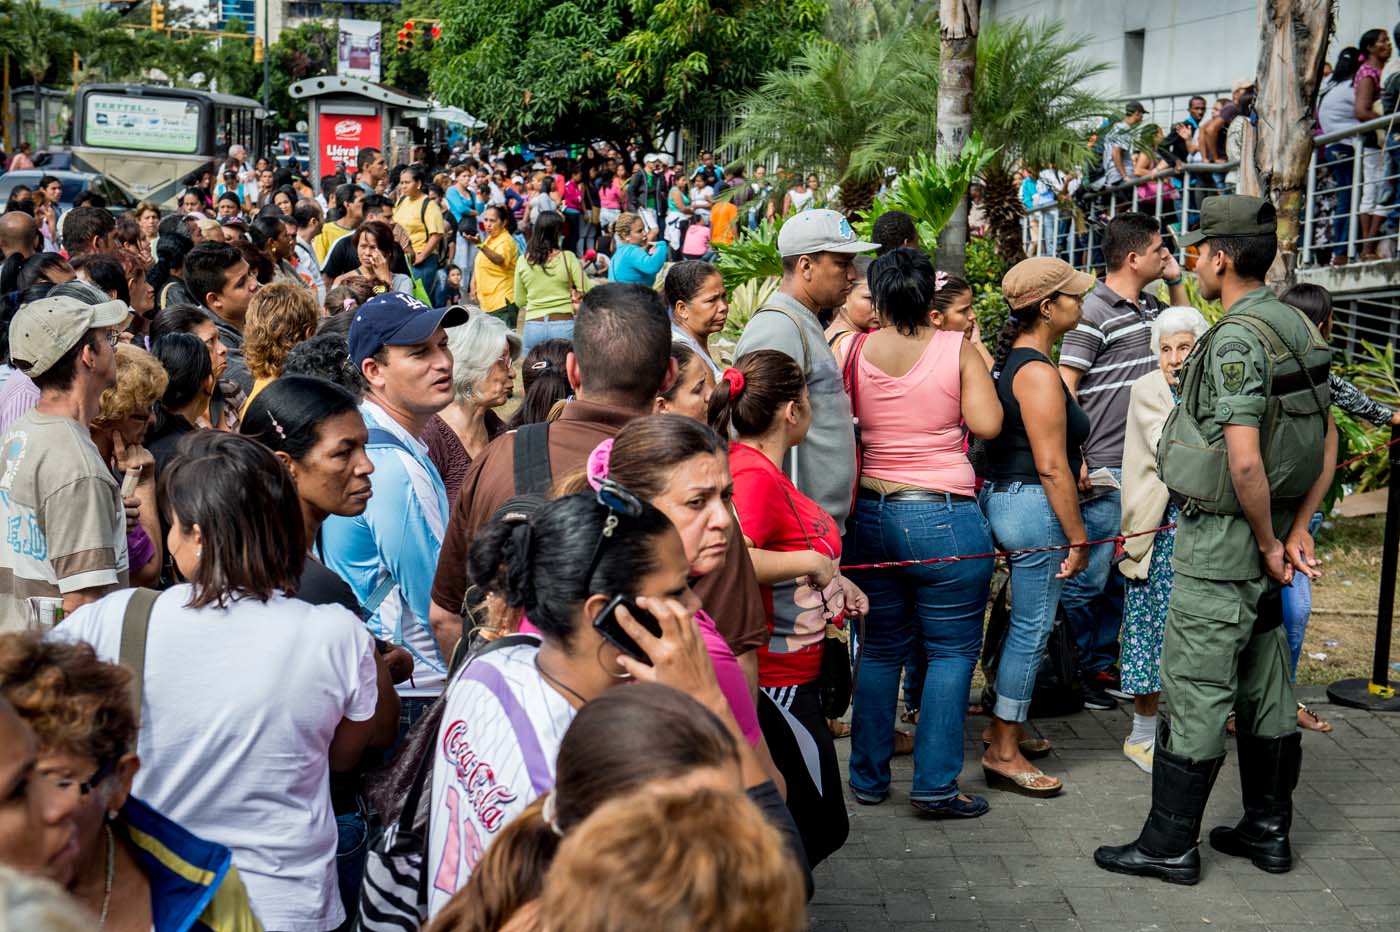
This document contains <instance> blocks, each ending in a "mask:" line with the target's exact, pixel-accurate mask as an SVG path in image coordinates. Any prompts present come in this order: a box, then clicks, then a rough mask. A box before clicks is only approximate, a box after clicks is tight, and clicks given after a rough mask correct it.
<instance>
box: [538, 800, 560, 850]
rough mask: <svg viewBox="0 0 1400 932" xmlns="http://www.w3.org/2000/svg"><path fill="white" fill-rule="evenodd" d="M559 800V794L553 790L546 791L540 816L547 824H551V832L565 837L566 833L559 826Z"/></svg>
mask: <svg viewBox="0 0 1400 932" xmlns="http://www.w3.org/2000/svg"><path fill="white" fill-rule="evenodd" d="M557 801H558V795H557V794H556V793H555V792H554V791H553V790H550V791H549V792H548V793H545V794H544V804H543V805H542V806H540V818H541V819H543V820H544V824H545V825H548V826H549V830H550V831H551V832H553V833H554V834H556V835H558V836H559V837H560V838H563V837H564V833H563V832H562V831H561V830H560V828H559V816H558V813H557V812H556V811H555V810H557V809H558V808H559V807H558V805H557Z"/></svg>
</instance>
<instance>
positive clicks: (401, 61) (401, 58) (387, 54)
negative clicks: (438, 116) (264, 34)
mask: <svg viewBox="0 0 1400 932" xmlns="http://www.w3.org/2000/svg"><path fill="white" fill-rule="evenodd" d="M325 11H326V17H327V19H329V18H330V17H331V16H333V15H336V12H337V11H339V15H340V16H343V17H345V18H347V19H368V20H378V21H379V22H380V24H381V27H382V32H381V33H380V38H381V40H382V45H381V47H380V48H381V54H380V64H381V70H382V74H381V75H380V83H382V84H387V85H389V86H390V87H396V88H398V89H399V90H401V91H403V92H405V93H407V94H412V95H413V96H415V97H423V98H426V97H427V96H428V93H429V90H428V78H429V74H430V70H431V67H432V64H433V62H434V61H438V60H439V58H440V55H441V52H440V46H441V43H437V44H436V45H432V44H429V43H428V42H427V41H426V35H427V32H428V30H427V28H426V27H420V28H419V29H417V30H415V31H416V32H419V35H418V36H416V37H415V42H414V47H413V50H412V51H408V50H405V51H403V52H400V51H399V50H398V44H397V43H396V42H395V36H397V35H398V32H399V30H400V29H402V28H403V24H404V23H405V22H407V21H408V20H411V19H412V20H420V19H444V18H445V13H444V12H443V11H444V7H443V5H442V4H440V3H436V2H433V0H402V2H401V3H398V4H396V5H392V6H390V5H381V4H356V5H354V6H348V5H344V4H327V5H326V7H325ZM329 28H330V29H331V30H332V31H331V37H330V45H329V52H330V55H329V59H328V61H327V63H326V64H325V66H324V68H323V69H322V72H328V73H334V72H335V43H336V39H337V36H338V33H337V32H336V31H335V29H334V26H333V25H332V26H331V27H329ZM444 28H445V27H444ZM279 44H280V40H279ZM311 73H312V74H315V73H318V72H311ZM274 87H275V85H274ZM304 115H305V110H304V108H303V116H304ZM298 119H300V117H299V118H298Z"/></svg>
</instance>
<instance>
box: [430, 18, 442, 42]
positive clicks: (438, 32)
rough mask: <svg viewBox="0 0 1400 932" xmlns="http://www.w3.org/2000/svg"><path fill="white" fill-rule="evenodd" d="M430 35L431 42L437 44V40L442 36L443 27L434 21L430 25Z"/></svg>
mask: <svg viewBox="0 0 1400 932" xmlns="http://www.w3.org/2000/svg"><path fill="white" fill-rule="evenodd" d="M428 37H429V44H436V43H437V40H439V39H441V38H442V27H441V26H440V25H438V24H437V23H433V24H432V25H431V26H429V27H428Z"/></svg>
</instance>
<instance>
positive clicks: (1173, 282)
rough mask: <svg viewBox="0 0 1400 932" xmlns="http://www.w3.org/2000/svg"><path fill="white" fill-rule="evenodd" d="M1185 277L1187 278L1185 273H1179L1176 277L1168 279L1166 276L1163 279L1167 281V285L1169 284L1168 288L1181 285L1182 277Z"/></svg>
mask: <svg viewBox="0 0 1400 932" xmlns="http://www.w3.org/2000/svg"><path fill="white" fill-rule="evenodd" d="M1184 278H1186V276H1185V275H1178V276H1177V277H1176V278H1172V279H1166V278H1164V279H1162V281H1163V282H1165V283H1166V285H1167V287H1168V288H1175V287H1176V286H1177V285H1180V284H1181V282H1182V279H1184Z"/></svg>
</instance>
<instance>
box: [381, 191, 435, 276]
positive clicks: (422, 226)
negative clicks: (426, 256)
mask: <svg viewBox="0 0 1400 932" xmlns="http://www.w3.org/2000/svg"><path fill="white" fill-rule="evenodd" d="M394 222H395V223H397V224H398V225H399V226H401V227H403V228H404V230H405V231H406V232H407V233H408V239H409V242H411V243H412V244H413V252H414V255H417V254H418V253H420V252H422V251H423V246H424V245H425V244H427V242H428V237H429V236H432V235H433V234H434V233H437V234H439V235H441V234H442V232H443V230H445V229H446V227H445V226H444V224H443V222H442V208H440V207H438V205H437V204H436V203H434V202H433V199H432V198H430V197H428V196H427V195H426V194H425V195H423V196H422V197H420V198H418V200H416V201H411V200H409V199H408V198H406V197H404V198H400V199H399V202H398V204H397V205H395V207H394ZM408 260H409V262H412V261H413V256H409V257H408Z"/></svg>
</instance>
